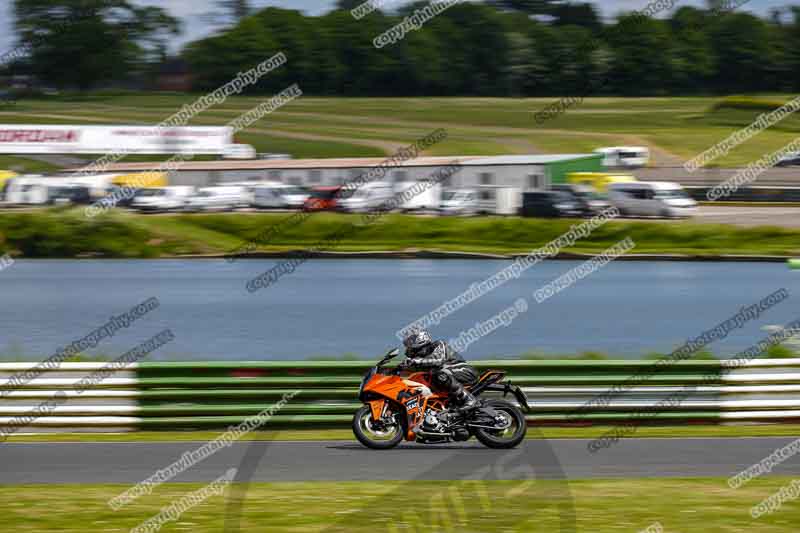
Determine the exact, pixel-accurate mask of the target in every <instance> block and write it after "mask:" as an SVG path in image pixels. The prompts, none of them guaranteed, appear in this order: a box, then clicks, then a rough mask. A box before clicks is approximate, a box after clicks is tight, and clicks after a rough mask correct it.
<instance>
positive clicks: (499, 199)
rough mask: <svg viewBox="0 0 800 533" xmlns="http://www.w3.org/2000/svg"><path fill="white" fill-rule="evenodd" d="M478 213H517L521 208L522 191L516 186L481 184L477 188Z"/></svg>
mask: <svg viewBox="0 0 800 533" xmlns="http://www.w3.org/2000/svg"><path fill="white" fill-rule="evenodd" d="M478 195H479V200H478V202H479V209H478V212H479V213H484V214H487V215H517V214H519V212H520V209H521V208H522V191H521V190H520V189H518V188H517V187H504V186H502V185H481V186H480V187H479V188H478Z"/></svg>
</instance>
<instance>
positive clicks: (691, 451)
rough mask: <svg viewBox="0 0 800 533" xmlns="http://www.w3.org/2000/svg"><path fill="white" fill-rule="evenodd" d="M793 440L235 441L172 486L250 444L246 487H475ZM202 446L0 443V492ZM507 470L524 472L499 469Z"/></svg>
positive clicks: (718, 467) (642, 466) (120, 468)
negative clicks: (379, 447)
mask: <svg viewBox="0 0 800 533" xmlns="http://www.w3.org/2000/svg"><path fill="white" fill-rule="evenodd" d="M793 440H794V439H792V438H703V439H628V440H624V441H621V442H619V443H617V444H615V445H613V446H611V447H610V448H608V449H603V450H600V451H598V452H596V453H590V452H589V451H588V450H587V444H588V442H590V441H589V440H577V439H555V440H547V441H545V440H528V441H526V442H525V443H524V445H522V446H520V447H519V448H518V449H517V450H511V451H501V450H489V449H487V448H483V447H482V446H480V445H478V444H477V443H473V441H470V442H468V443H462V444H449V445H442V446H420V445H413V444H412V445H403V446H401V447H399V448H397V449H394V450H391V451H373V450H367V449H365V448H362V447H361V446H360V445H359V444H358V443H355V442H344V441H343V442H260V443H251V442H237V443H234V444H233V445H232V446H230V447H228V448H223V449H221V450H219V451H218V452H216V453H215V454H214V455H212V456H210V457H208V458H206V459H205V460H203V461H201V462H200V463H198V464H195V465H194V466H192V467H191V468H189V469H188V470H186V471H185V472H184V473H182V474H181V475H179V476H178V477H176V478H174V479H173V480H172V481H177V482H210V481H212V480H214V479H216V478H218V477H219V476H220V475H221V474H222V473H223V472H225V471H226V470H227V469H229V468H231V467H237V468H239V467H240V465H241V464H242V459H243V457H244V455H245V452H246V451H247V450H248V448H249V447H251V446H254V447H261V449H262V450H263V457H262V458H261V459H260V460H259V461H258V464H257V466H256V467H255V468H253V469H252V479H251V480H252V481H257V482H268V481H274V482H284V481H363V480H413V479H419V480H455V479H470V478H472V477H474V475H475V473H476V472H477V471H478V470H481V471H482V473H481V474H480V478H482V479H529V478H538V479H565V478H566V479H585V478H622V477H645V478H650V477H705V476H722V477H728V476H731V475H733V474H736V473H738V472H740V471H741V470H743V469H745V468H747V467H749V466H751V465H753V464H755V463H757V462H759V461H761V460H762V459H764V458H765V457H767V456H769V455H770V454H771V453H772V452H773V451H774V450H775V449H776V448H779V447H782V446H785V445H786V444H788V443H789V442H792V441H793ZM203 444H205V443H203V442H196V443H195V442H154V443H145V442H139V443H28V444H25V443H18V444H16V443H5V444H2V445H0V465H1V466H0V484H26V483H31V484H55V483H137V482H139V481H142V480H144V479H146V478H148V477H149V476H151V475H153V474H154V473H155V472H156V471H157V470H159V469H162V468H165V467H167V466H168V465H169V464H171V463H172V462H174V461H177V460H179V459H180V457H181V455H182V454H184V453H185V452H188V451H193V450H195V449H197V448H199V447H200V446H202V445H203ZM250 451H251V455H253V452H254V450H253V449H251V450H250ZM255 455H257V456H261V454H260V453H257V454H255ZM512 462H513V463H514V464H516V465H518V466H519V465H520V464H524V465H526V468H519V467H515V468H502V467H500V468H498V465H502V464H504V463H505V464H511V463H512ZM244 464H249V463H247V462H245V463H244ZM247 468H248V469H249V468H250V467H247ZM248 473H249V472H248ZM798 473H800V455H796V456H793V457H791V458H789V459H788V460H786V461H785V462H784V463H782V464H781V465H778V466H776V467H775V468H774V469H773V471H772V473H771V474H772V475H793V474H798Z"/></svg>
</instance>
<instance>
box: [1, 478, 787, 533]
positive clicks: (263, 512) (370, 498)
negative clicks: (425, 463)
mask: <svg viewBox="0 0 800 533" xmlns="http://www.w3.org/2000/svg"><path fill="white" fill-rule="evenodd" d="M220 474H222V473H220ZM387 476H391V472H387ZM790 482H791V479H790V478H785V477H769V478H762V479H757V480H755V481H752V482H750V483H748V484H747V485H745V486H743V487H741V488H739V489H737V490H734V489H730V488H729V487H728V486H727V484H726V480H725V479H723V478H689V479H625V480H585V481H570V482H569V483H567V482H565V481H554V480H537V479H532V480H524V481H482V480H478V481H411V482H397V481H382V482H298V483H253V484H251V485H249V486H247V487H243V486H239V485H233V486H231V487H229V488H228V491H227V493H226V494H225V495H216V496H211V497H210V498H209V499H207V500H206V501H204V502H203V503H202V504H200V505H198V506H196V507H193V508H190V509H188V510H186V512H185V513H183V514H182V515H181V516H180V518H179V519H178V520H177V522H170V523H168V524H166V525H165V526H164V527H163V528H162V529H161V531H163V532H164V533H170V532H176V531H191V532H193V533H212V532H213V533H217V532H219V531H223V529H224V520H225V516H226V506H225V502H226V497H229V498H231V499H232V500H234V501H238V502H241V515H240V516H241V522H240V527H241V529H240V530H241V531H268V532H271V533H272V532H274V533H315V532H316V533H321V532H326V533H334V532H336V533H338V532H346V533H367V532H370V533H372V532H374V531H387V532H389V533H394V532H403V531H412V532H422V531H425V532H426V533H444V532H452V531H459V532H463V533H501V532H503V533H517V532H519V533H527V532H532V531H533V532H547V533H551V532H558V531H562V532H567V531H571V528H570V526H571V525H573V524H574V526H575V531H577V532H580V533H607V532H613V533H617V532H619V533H631V532H634V533H635V532H637V531H641V530H643V529H645V528H647V527H648V526H650V525H652V524H654V523H656V522H658V523H659V524H661V525H662V526H663V528H664V531H675V532H678V531H681V532H694V531H702V532H704V533H705V532H708V533H734V532H739V531H758V532H759V533H779V532H780V533H784V532H793V531H796V530H797V523H798V521H800V505H798V504H797V503H798V502H796V501H795V502H788V503H786V504H784V505H783V507H782V508H781V509H779V510H777V511H776V512H775V513H773V514H771V515H767V516H764V517H761V518H760V519H758V520H754V519H752V518H751V517H750V515H749V509H750V508H751V507H752V506H754V505H756V504H758V503H759V502H761V501H762V500H763V499H764V498H766V497H768V496H770V495H772V494H773V493H775V492H776V491H778V490H779V489H780V488H781V487H782V486H784V485H787V484H788V483H790ZM204 486H205V484H202V483H191V484H190V483H187V484H175V483H173V484H166V485H162V486H160V487H158V488H157V489H156V490H155V491H154V492H153V494H151V495H148V496H144V497H142V498H140V499H139V500H137V501H135V502H133V503H132V504H129V505H128V506H125V507H123V508H122V509H120V510H119V511H116V512H115V511H113V510H111V509H110V508H109V507H108V505H107V501H108V500H109V498H112V497H114V496H116V495H118V494H119V493H121V492H122V491H124V490H126V489H128V488H130V487H129V486H127V485H89V484H82V485H44V486H43V485H14V486H0V505H2V508H3V528H4V530H5V531H15V532H42V531H60V532H64V533H78V532H80V533H83V532H85V531H97V532H111V531H128V530H130V529H132V528H134V527H136V526H137V525H139V524H141V523H142V522H144V521H145V520H148V519H150V518H152V517H154V516H155V515H157V514H158V513H159V512H161V509H162V508H163V507H166V506H169V505H171V504H172V503H173V502H175V501H177V500H179V499H181V498H182V497H184V496H185V495H187V494H188V493H189V492H191V491H195V490H199V489H201V488H203V487H204ZM570 517H572V519H571V520H570Z"/></svg>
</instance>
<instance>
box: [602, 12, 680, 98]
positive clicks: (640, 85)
mask: <svg viewBox="0 0 800 533" xmlns="http://www.w3.org/2000/svg"><path fill="white" fill-rule="evenodd" d="M670 37H671V36H670V31H669V26H668V25H667V24H666V23H665V22H663V21H661V20H655V19H651V18H648V17H644V16H640V15H623V16H622V17H620V18H619V20H618V21H617V23H616V24H615V25H613V26H611V27H609V28H607V30H606V39H607V40H608V43H609V45H610V46H611V50H612V52H613V54H614V60H613V61H614V66H613V69H612V71H611V77H610V79H611V81H610V83H611V85H610V86H611V87H612V88H613V90H614V91H616V92H618V93H621V94H664V93H666V92H667V91H668V89H669V87H670V83H671V82H670V80H671V76H672V71H671V68H670V67H671V63H670V48H671V46H670V42H671V40H670Z"/></svg>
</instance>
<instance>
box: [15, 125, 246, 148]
mask: <svg viewBox="0 0 800 533" xmlns="http://www.w3.org/2000/svg"><path fill="white" fill-rule="evenodd" d="M230 144H233V131H232V129H231V128H227V127H175V128H155V127H152V126H69V125H63V126H41V125H30V126H28V125H20V124H9V125H0V154H102V153H106V152H112V151H118V150H125V151H126V152H128V153H133V154H182V153H191V154H205V155H217V154H224V153H225V149H226V147H227V146H228V145H230Z"/></svg>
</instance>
